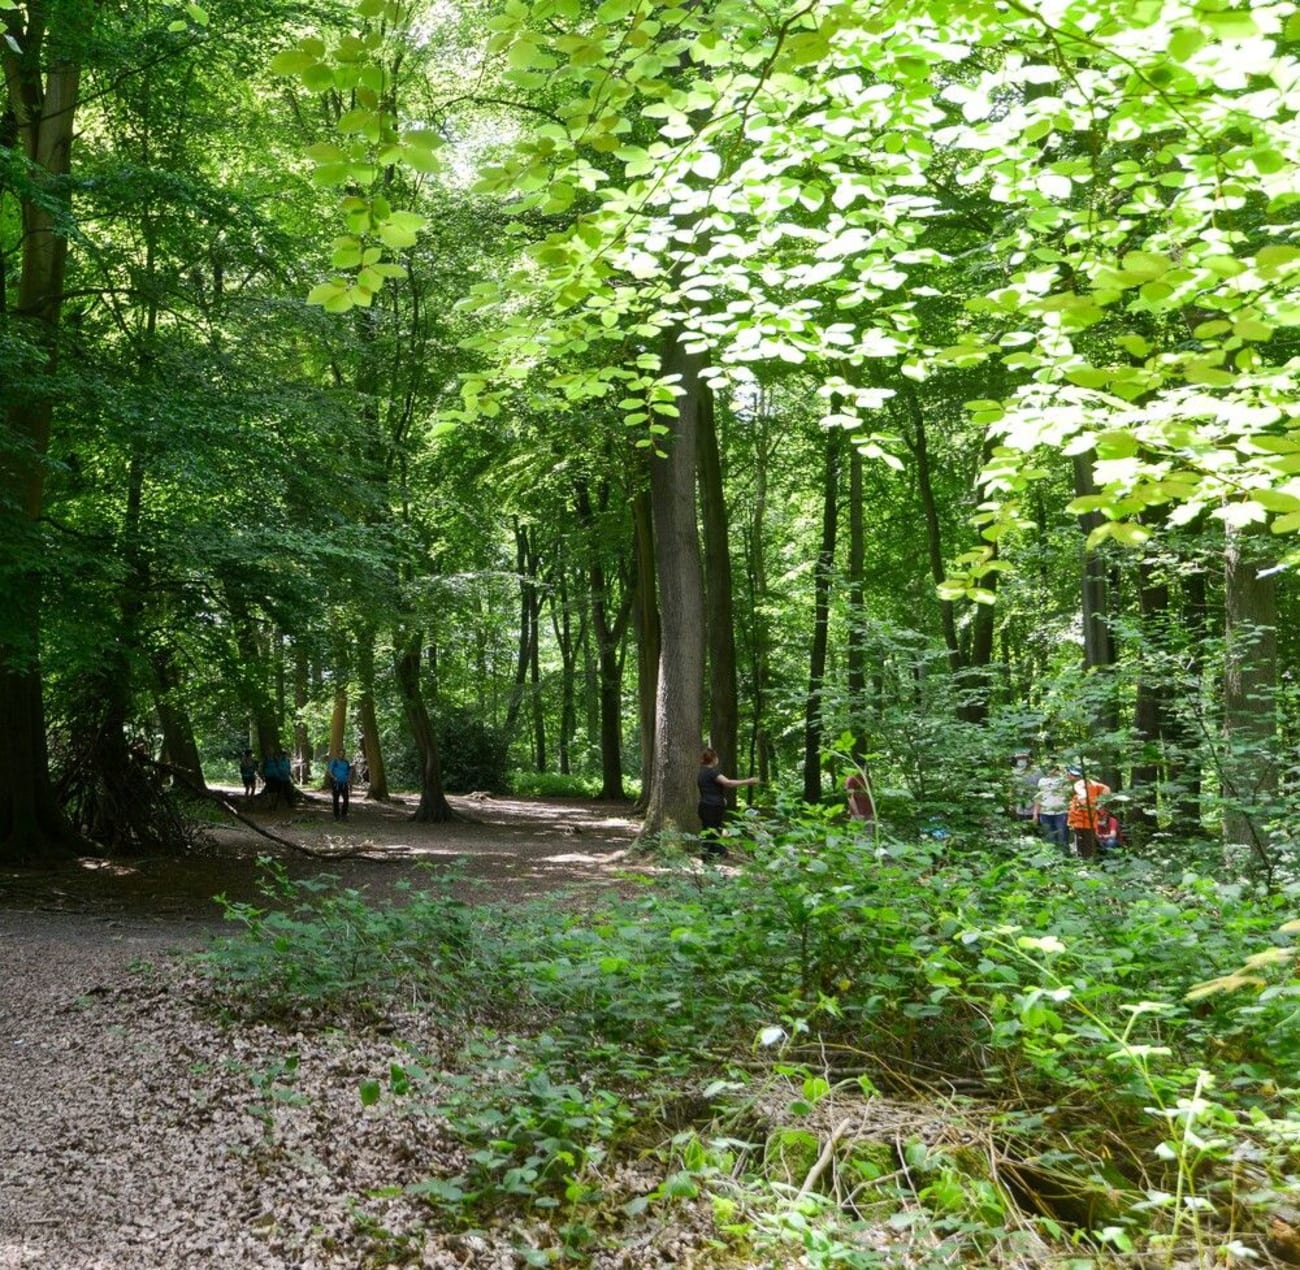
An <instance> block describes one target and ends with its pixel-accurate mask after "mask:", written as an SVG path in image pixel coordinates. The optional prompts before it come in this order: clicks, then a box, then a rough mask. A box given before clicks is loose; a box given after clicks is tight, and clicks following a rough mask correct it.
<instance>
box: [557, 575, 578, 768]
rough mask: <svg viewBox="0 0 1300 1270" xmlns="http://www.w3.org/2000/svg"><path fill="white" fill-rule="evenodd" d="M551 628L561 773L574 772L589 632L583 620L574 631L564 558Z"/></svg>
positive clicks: (558, 576) (558, 577)
mask: <svg viewBox="0 0 1300 1270" xmlns="http://www.w3.org/2000/svg"><path fill="white" fill-rule="evenodd" d="M551 629H552V631H553V632H554V634H555V644H556V647H557V648H558V649H559V650H560V732H559V737H558V739H557V745H558V747H559V752H560V775H561V776H568V775H570V774H571V773H572V770H573V766H572V759H571V750H572V748H573V738H574V736H575V735H576V733H577V731H578V708H577V703H576V700H575V688H576V685H575V681H576V679H577V674H578V653H579V651H580V649H581V647H582V641H583V639H584V637H585V634H586V632H585V631H584V629H583V622H582V621H581V620H580V621H579V623H578V633H577V635H576V636H575V635H574V632H573V610H572V606H571V605H570V603H569V582H568V577H567V575H566V572H565V569H564V566H563V562H561V563H560V564H559V566H558V567H557V570H556V585H555V590H554V592H553V593H552V598H551Z"/></svg>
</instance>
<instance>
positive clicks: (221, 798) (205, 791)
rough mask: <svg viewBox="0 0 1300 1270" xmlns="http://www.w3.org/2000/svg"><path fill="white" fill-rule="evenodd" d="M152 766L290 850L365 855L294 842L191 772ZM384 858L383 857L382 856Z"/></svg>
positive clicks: (322, 855) (329, 856)
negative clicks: (256, 819) (319, 848)
mask: <svg viewBox="0 0 1300 1270" xmlns="http://www.w3.org/2000/svg"><path fill="white" fill-rule="evenodd" d="M145 761H146V762H148V763H149V764H150V765H151V766H153V767H155V768H157V769H158V770H159V771H160V772H165V773H166V774H167V775H168V776H170V777H171V778H172V780H174V781H177V782H178V783H180V784H181V785H184V786H185V788H186V789H187V790H189V791H190V793H191V794H194V795H195V796H196V797H198V798H206V799H207V800H208V801H209V802H213V803H216V804H217V806H218V807H220V808H222V810H224V811H226V812H228V813H229V814H230V815H232V816H234V818H235V819H236V820H238V821H239V823H240V824H242V825H247V826H248V828H250V829H251V830H252V831H253V832H254V833H256V834H260V835H261V836H262V837H263V838H268V839H270V841H272V842H274V843H277V844H278V845H279V846H282V847H288V848H289V850H290V851H297V852H299V853H300V854H302V855H305V856H310V857H311V859H313V860H359V859H361V858H362V857H363V856H365V854H366V853H365V851H364V850H361V849H353V850H351V851H317V850H316V849H315V848H314V847H308V846H305V845H304V844H303V843H301V842H294V840H293V839H292V838H282V837H281V836H280V835H279V834H278V833H272V832H271V831H270V830H269V829H263V828H262V826H261V825H259V824H258V823H257V822H256V821H255V820H250V819H249V818H248V817H247V816H245V815H244V814H243V812H241V811H240V810H239V808H238V807H236V806H235V804H234V801H233V800H232V799H230V798H227V797H226V796H225V794H222V793H219V792H218V791H217V790H215V789H209V788H208V787H207V786H206V785H199V784H196V783H195V781H194V780H193V779H192V778H191V776H190V774H189V773H188V772H186V771H183V770H182V769H180V768H179V767H173V766H172V765H171V764H170V763H163V762H161V761H160V760H158V759H147V760H145ZM380 858H381V859H382V857H380Z"/></svg>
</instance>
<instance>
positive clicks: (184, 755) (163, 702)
mask: <svg viewBox="0 0 1300 1270" xmlns="http://www.w3.org/2000/svg"><path fill="white" fill-rule="evenodd" d="M151 665H152V667H153V678H154V708H155V709H156V710H157V711H158V723H159V725H160V726H161V727H162V734H163V745H164V747H165V748H166V751H167V761H168V762H169V763H170V764H171V765H172V767H175V768H177V769H178V770H179V771H180V772H182V773H183V774H184V775H185V778H186V779H187V780H188V781H189V782H190V784H191V785H193V786H195V787H196V788H197V789H198V790H199V791H200V792H201V791H203V790H205V789H207V781H206V780H205V779H204V777H203V762H202V759H201V758H200V755H199V746H198V742H197V741H196V740H195V739H194V725H193V724H192V723H191V722H190V716H189V714H188V712H187V711H186V709H185V706H184V705H183V704H182V702H181V693H180V687H181V684H180V677H179V675H177V673H176V667H175V665H174V664H173V662H172V655H171V650H170V649H166V648H164V649H160V650H159V651H157V652H156V653H154V654H153V657H152V659H151Z"/></svg>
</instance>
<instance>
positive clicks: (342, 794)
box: [330, 778, 348, 820]
mask: <svg viewBox="0 0 1300 1270" xmlns="http://www.w3.org/2000/svg"><path fill="white" fill-rule="evenodd" d="M330 793H332V794H333V795H334V819H335V820H339V819H343V820H346V819H347V818H348V784H347V781H342V782H340V781H336V780H334V779H333V778H331V779H330ZM340 803H341V804H342V806H343V811H342V813H341V814H340V812H339V805H340Z"/></svg>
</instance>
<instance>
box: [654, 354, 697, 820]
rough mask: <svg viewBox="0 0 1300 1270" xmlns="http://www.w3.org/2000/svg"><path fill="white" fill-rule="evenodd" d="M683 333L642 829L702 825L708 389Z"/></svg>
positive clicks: (660, 561)
mask: <svg viewBox="0 0 1300 1270" xmlns="http://www.w3.org/2000/svg"><path fill="white" fill-rule="evenodd" d="M681 338H682V333H681V332H680V331H676V330H670V331H669V332H667V334H666V335H665V349H664V357H663V370H664V374H665V376H673V375H676V376H679V377H680V378H679V380H678V385H679V387H680V389H681V390H682V391H681V395H680V396H679V397H678V398H677V416H676V418H675V419H674V420H673V423H672V430H671V433H670V434H669V435H668V436H667V437H666V438H664V442H665V445H666V450H667V452H666V453H665V454H663V455H661V456H656V457H655V458H654V459H653V460H652V461H651V465H650V501H651V506H652V509H653V515H654V546H655V572H656V574H657V576H658V580H659V611H660V617H661V620H662V622H663V630H662V646H661V649H660V654H659V676H658V694H657V696H656V698H655V738H654V766H653V772H652V778H651V783H650V798H649V803H648V805H647V808H646V817H645V824H644V829H643V832H645V833H658V832H661V831H662V830H665V829H668V828H677V829H682V830H688V831H692V832H693V831H694V830H696V829H698V828H699V823H700V822H699V815H698V813H697V812H696V804H697V802H698V797H697V788H696V783H695V777H696V773H697V772H698V771H699V760H700V755H699V751H700V717H701V700H700V697H701V693H702V691H703V687H704V585H703V578H702V576H701V569H700V540H699V530H698V527H697V523H696V510H695V462H696V444H697V443H696V436H697V432H698V429H699V418H700V412H701V410H702V409H705V408H707V407H706V406H705V404H704V403H705V398H706V397H707V394H708V392H709V388H708V385H707V384H706V383H705V382H704V380H703V379H702V378H701V377H700V371H701V370H702V368H703V358H702V357H701V356H700V355H699V354H697V353H688V352H687V351H686V350H685V348H684V347H683V346H682V342H681Z"/></svg>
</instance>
